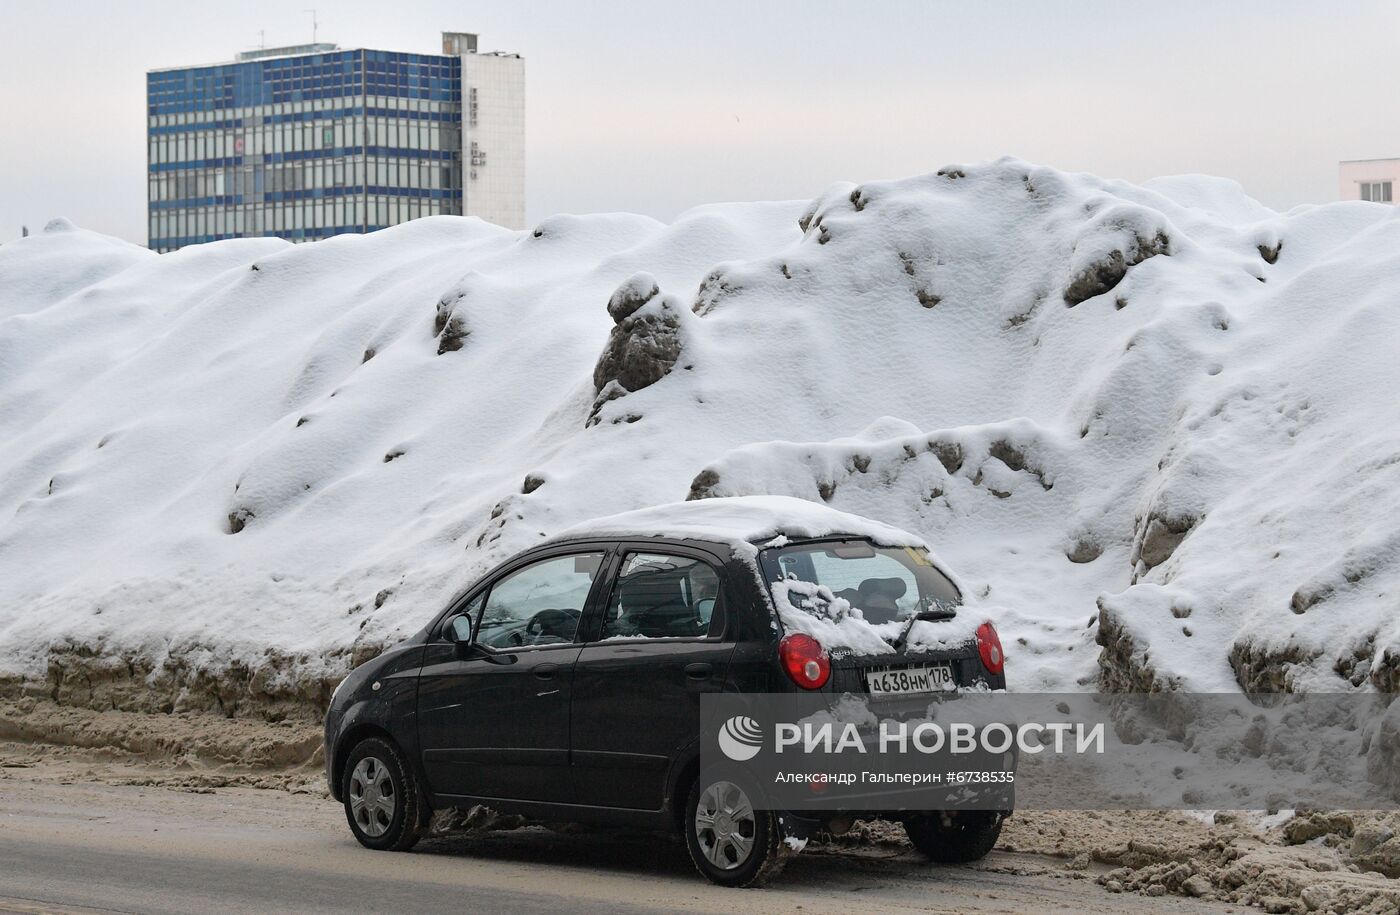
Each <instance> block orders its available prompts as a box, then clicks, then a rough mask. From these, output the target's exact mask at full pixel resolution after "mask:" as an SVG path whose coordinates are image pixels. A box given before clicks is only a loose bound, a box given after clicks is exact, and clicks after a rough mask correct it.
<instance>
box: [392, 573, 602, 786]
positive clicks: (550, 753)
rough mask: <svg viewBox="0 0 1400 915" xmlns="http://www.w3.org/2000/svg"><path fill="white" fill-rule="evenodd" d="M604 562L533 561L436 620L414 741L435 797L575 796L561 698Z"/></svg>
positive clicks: (566, 695)
mask: <svg viewBox="0 0 1400 915" xmlns="http://www.w3.org/2000/svg"><path fill="white" fill-rule="evenodd" d="M607 558H608V551H607V548H606V547H605V546H597V547H586V548H573V549H560V550H554V551H550V552H548V553H546V554H534V555H532V556H530V557H528V558H527V559H525V560H522V561H521V562H520V563H517V564H515V565H513V566H511V567H507V568H506V569H505V570H503V571H502V572H501V573H500V574H498V575H496V576H495V577H494V578H493V580H492V581H491V582H489V583H488V585H487V586H486V587H485V588H483V589H481V590H480V592H479V593H478V594H476V595H474V596H473V597H472V598H471V599H470V600H469V601H468V602H467V603H466V604H465V606H464V607H463V608H462V609H461V610H460V611H458V612H456V613H454V614H451V615H449V616H448V617H447V618H445V619H444V620H443V624H442V626H441V630H440V633H439V634H438V636H437V638H435V639H434V640H433V641H432V642H430V643H429V645H428V646H427V649H426V654H425V657H424V665H423V668H422V671H421V672H420V674H419V685H418V729H419V730H418V735H419V743H420V746H421V751H422V760H423V769H424V773H425V775H426V776H427V779H428V782H429V785H430V786H431V790H432V791H433V792H434V793H436V794H447V795H461V796H470V797H480V798H510V799H519V800H531V801H552V802H559V803H569V802H571V801H572V800H573V796H574V791H573V785H572V782H571V779H570V774H569V700H570V695H571V691H572V681H573V674H574V662H575V661H576V660H577V658H578V655H579V651H580V649H581V642H580V639H579V623H580V621H581V619H582V618H583V615H584V612H585V611H586V610H587V609H588V607H589V601H590V600H592V599H594V598H593V593H594V591H595V590H597V586H598V584H599V582H600V581H601V580H602V579H603V576H602V575H601V574H600V573H601V572H602V570H603V567H604V566H605V564H606V559H607ZM458 617H467V618H468V619H469V622H467V623H462V622H460V621H458V619H457V618H458ZM454 632H455V633H457V634H458V638H457V640H456V642H454V640H453V633H454ZM467 635H470V641H467V640H466V638H465V636H467Z"/></svg>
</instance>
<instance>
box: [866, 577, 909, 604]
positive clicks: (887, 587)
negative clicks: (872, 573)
mask: <svg viewBox="0 0 1400 915" xmlns="http://www.w3.org/2000/svg"><path fill="white" fill-rule="evenodd" d="M907 590H909V586H908V585H907V584H905V583H904V579H902V578H867V579H866V580H865V581H863V582H861V583H860V596H861V597H863V598H865V599H866V600H869V599H870V598H872V597H884V598H888V599H889V600H899V599H900V598H901V597H903V596H904V592H905V591H907Z"/></svg>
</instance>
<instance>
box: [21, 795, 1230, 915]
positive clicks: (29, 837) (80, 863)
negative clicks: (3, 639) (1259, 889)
mask: <svg viewBox="0 0 1400 915" xmlns="http://www.w3.org/2000/svg"><path fill="white" fill-rule="evenodd" d="M0 774H3V776H4V777H3V778H0V912H28V913H53V912H160V913H164V912H172V913H189V912H219V913H221V915H234V913H242V912H258V913H266V912H453V913H460V912H463V911H493V912H500V913H525V912H549V913H551V915H557V913H559V912H562V911H567V912H570V913H591V912H606V913H610V915H625V913H630V912H642V911H656V910H666V911H697V912H796V911H799V910H800V911H801V912H803V913H804V915H806V913H812V912H828V911H829V912H869V911H877V910H886V911H903V910H918V911H933V912H978V913H985V912H1082V911H1086V910H1093V911H1095V912H1096V913H1101V915H1109V913H1123V915H1126V913H1130V912H1131V913H1140V912H1182V913H1189V912H1222V911H1227V910H1228V909H1227V908H1226V907H1225V906H1223V905H1217V904H1209V903H1203V902H1199V901H1195V900H1187V899H1177V898H1161V899H1148V898H1145V897H1142V896H1115V895H1110V894H1109V893H1106V892H1105V891H1104V890H1103V889H1102V888H1100V887H1099V886H1097V885H1096V884H1094V883H1093V881H1092V880H1090V879H1086V878H1085V877H1084V875H1082V874H1079V875H1073V874H1069V873H1066V872H1064V870H1063V862H1057V861H1055V860H1053V859H1049V858H1042V857H1038V856H1035V855H1020V854H1011V853H1006V852H994V853H993V854H992V855H991V856H989V857H988V859H987V860H986V861H984V862H982V863H980V864H978V865H975V866H971V867H935V866H931V865H928V864H925V863H923V862H922V861H921V860H919V859H918V858H916V857H915V856H913V855H912V854H909V853H896V852H893V851H890V850H878V849H877V850H873V851H862V852H850V851H841V852H816V853H814V852H813V851H811V850H809V851H808V852H805V853H803V854H802V855H800V856H798V857H797V858H795V859H794V860H793V861H791V862H790V863H789V865H788V867H787V869H786V870H785V871H784V872H783V873H782V874H781V875H780V876H779V877H778V878H777V879H776V880H775V881H774V882H773V884H771V885H770V886H769V887H768V888H765V889H760V890H725V889H721V888H718V887H714V886H711V885H709V884H707V883H705V882H704V881H703V880H702V879H701V878H700V877H699V876H698V875H697V874H696V873H695V872H694V871H693V870H692V868H691V865H690V862H689V860H688V859H687V857H686V853H685V849H684V847H683V846H682V845H681V844H680V843H678V842H668V841H665V840H664V839H658V838H656V837H650V836H635V835H619V834H615V833H569V834H562V833H558V832H554V831H551V830H548V829H543V828H529V829H523V830H512V831H508V832H491V833H479V834H466V835H454V836H447V837H440V838H433V839H430V840H426V841H424V842H422V843H420V845H419V846H418V848H417V849H415V851H413V852H411V853H408V854H394V853H387V852H372V851H367V850H365V849H362V848H361V847H360V846H359V845H357V844H356V843H355V842H354V840H353V839H352V838H351V837H350V833H349V832H348V830H347V829H346V826H345V822H344V819H343V814H342V813H341V810H340V808H339V807H338V806H337V805H335V804H334V803H332V802H330V801H328V800H325V799H323V798H320V797H316V796H313V795H305V794H300V795H298V794H290V793H287V792H284V791H277V790H262V789H253V788H220V789H218V790H217V791H214V792H213V793H195V792H192V791H190V790H187V789H186V790H182V789H178V788H164V787H140V786H131V785H112V784H102V783H84V782H73V783H68V784H64V783H60V782H56V781H52V780H45V779H44V778H42V777H39V776H38V775H32V774H29V773H28V771H27V770H25V769H8V770H4V771H3V773H0ZM203 790H204V791H206V792H207V791H208V790H209V789H203Z"/></svg>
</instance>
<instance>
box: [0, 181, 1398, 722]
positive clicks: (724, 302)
mask: <svg viewBox="0 0 1400 915" xmlns="http://www.w3.org/2000/svg"><path fill="white" fill-rule="evenodd" d="M1396 251H1400V219H1397V213H1396V211H1394V210H1392V209H1390V208H1387V207H1384V206H1380V205H1372V204H1365V203H1338V204H1331V205H1327V206H1320V207H1309V208H1300V209H1297V210H1294V211H1292V212H1290V213H1288V214H1278V213H1273V212H1271V211H1268V210H1267V209H1265V208H1263V207H1261V206H1260V205H1259V204H1257V203H1255V202H1254V201H1251V200H1249V199H1248V198H1246V197H1245V196H1244V195H1243V193H1242V192H1241V191H1240V190H1239V188H1238V187H1237V186H1234V185H1231V184H1229V183H1228V182H1220V181H1217V180H1215V179H1207V178H1201V177H1195V176H1189V177H1181V178H1174V179H1159V180H1157V181H1154V182H1150V183H1149V184H1148V185H1147V186H1144V187H1137V186H1133V185H1129V184H1126V183H1123V182H1117V181H1104V180H1101V179H1098V178H1094V177H1091V176H1086V175H1071V174H1065V173H1062V172H1058V171H1055V170H1052V169H1047V168H1041V167H1037V166H1033V165H1029V164H1027V163H1024V162H1019V161H1015V160H1002V161H998V162H994V163H990V164H983V165H976V166H964V167H950V168H946V169H944V170H942V171H941V172H939V173H937V174H931V175H925V176H920V177H916V178H910V179H905V180H900V181H890V182H877V183H871V184H866V185H861V186H858V187H857V186H854V185H842V186H839V187H836V188H833V189H832V190H831V191H830V192H828V193H827V194H825V195H823V196H822V197H821V198H820V199H818V200H817V201H814V202H813V203H811V204H810V205H803V204H800V203H775V204H751V205H726V206H711V207H703V208H699V209H697V210H693V211H691V212H689V213H687V214H685V215H683V216H682V217H680V218H679V219H678V220H677V221H676V222H675V223H673V224H671V225H662V224H660V223H657V222H655V221H653V220H650V219H646V218H643V217H638V216H629V215H617V214H614V215H598V216H581V217H575V216H560V217H553V218H551V219H548V220H546V221H544V222H543V223H541V224H540V225H539V226H537V227H535V228H534V229H533V230H531V231H526V232H519V233H517V232H509V231H506V230H503V229H499V228H496V227H493V226H490V225H487V224H485V223H481V222H479V221H476V220H472V219H457V218H449V217H437V218H431V219H424V220H419V221H417V222H414V223H411V224H408V225H405V226H401V227H398V228H395V229H390V230H387V231H383V232H378V233H375V234H373V235H369V236H363V237H361V236H344V237H339V238H336V239H332V240H329V241H325V242H319V243H317V244H314V245H305V246H292V245H288V244H285V243H283V242H280V241H275V240H268V239H248V240H239V241H230V242H220V243H216V244H212V245H204V246H199V247H195V248H187V249H184V250H182V251H179V252H176V253H174V254H169V255H163V256H156V255H152V254H149V253H148V252H144V251H141V250H140V249H136V248H132V247H131V246H127V245H124V244H122V243H119V242H115V241H113V240H110V239H104V238H101V237H100V236H96V235H93V234H92V233H88V232H84V231H82V230H77V229H73V228H71V227H68V226H66V225H56V226H55V227H54V228H53V229H52V230H51V231H46V232H45V233H43V234H41V235H38V236H35V237H31V238H28V239H24V240H20V241H16V242H12V243H8V244H5V245H3V246H0V646H3V647H0V670H3V673H4V674H5V675H7V676H8V677H10V678H11V682H17V680H18V679H21V678H23V679H27V680H28V681H29V682H31V683H35V684H38V686H39V687H40V688H42V689H43V690H45V691H46V692H49V693H51V694H54V695H57V696H60V697H62V698H66V699H67V700H69V701H72V702H95V703H98V704H116V705H123V706H126V705H142V704H144V705H147V706H153V707H157V708H161V707H166V708H168V707H218V708H221V709H223V710H225V711H229V712H233V713H237V712H241V711H243V710H245V709H253V708H264V707H267V706H268V705H269V704H274V705H275V704H276V703H279V702H285V703H287V705H288V707H296V706H298V704H305V703H308V702H310V703H314V702H316V701H324V698H325V696H326V695H327V694H328V689H329V686H330V684H333V683H334V682H335V681H336V680H337V679H338V678H339V677H340V676H341V675H342V674H343V672H344V670H345V669H346V667H347V666H348V665H349V664H350V663H351V661H352V659H353V658H355V657H357V656H361V657H362V656H364V655H366V654H368V653H370V652H373V651H376V650H378V648H379V647H380V646H382V645H384V644H386V643H389V642H392V641H393V640H395V639H397V638H399V637H401V636H402V635H404V634H406V633H408V632H411V631H412V630H414V629H415V628H417V627H418V626H419V625H420V624H421V623H422V622H423V620H425V619H426V618H427V617H429V616H430V615H432V614H433V613H434V612H435V611H436V610H437V609H438V608H439V607H440V606H441V605H442V603H443V601H445V600H446V599H448V598H449V597H450V596H451V595H452V594H453V593H454V592H456V591H458V590H460V589H461V588H463V587H464V586H466V585H467V584H468V583H470V581H472V579H473V578H474V577H475V576H477V575H478V574H480V572H482V571H483V570H484V569H486V568H487V567H488V566H490V565H492V564H493V563H495V562H497V561H498V560H500V559H502V558H504V557H505V556H507V555H508V554H510V553H512V552H514V551H516V550H518V549H521V548H523V547H526V546H529V545H532V544H534V543H537V542H539V541H540V540H542V539H543V538H545V537H549V536H553V535H555V534H557V533H558V532H560V531H563V530H565V529H566V528H569V527H570V526H572V525H576V524H581V523H583V522H585V521H588V520H589V519H592V518H596V517H599V516H602V515H609V514H613V513H615V512H619V511H626V510H632V509H640V508H646V507H648V506H656V505H661V504H664V503H669V502H674V501H676V500H678V499H683V498H685V497H686V496H687V495H688V494H689V495H690V496H691V497H695V498H701V497H705V496H715V495H747V494H774V495H785V496H791V497H796V498H799V499H805V500H808V501H810V502H813V503H819V504H829V505H830V506H831V507H833V508H835V509H838V510H841V511H845V512H851V513H855V514H859V515H862V516H866V517H870V518H876V519H879V520H882V521H885V522H887V523H889V524H892V525H894V526H896V527H899V528H903V529H908V530H911V531H913V532H915V533H916V534H918V535H920V536H921V537H923V538H924V539H925V540H927V541H928V543H929V544H930V545H931V546H932V547H933V548H934V549H935V550H936V551H937V552H938V554H939V555H940V556H941V557H942V559H943V560H944V561H946V562H947V564H948V565H949V567H950V568H951V569H952V571H953V572H955V573H956V574H958V575H959V577H960V579H961V580H962V581H963V582H964V583H965V584H966V585H967V595H968V599H969V601H970V602H971V603H972V604H973V605H974V606H975V607H977V608H978V610H979V612H981V611H983V610H986V611H989V615H992V616H994V617H995V618H996V619H997V621H998V625H999V627H1000V628H1001V630H1002V633H1003V638H1004V641H1005V643H1006V646H1007V650H1008V655H1009V661H1008V666H1007V670H1008V674H1009V677H1010V681H1011V686H1012V688H1017V689H1069V688H1085V687H1088V686H1092V685H1093V684H1095V683H1096V682H1104V683H1106V684H1107V685H1109V686H1113V687H1118V688H1124V687H1132V688H1142V687H1147V686H1151V685H1164V684H1179V685H1183V686H1188V687H1191V688H1196V689H1238V688H1240V686H1247V687H1250V688H1312V689H1338V688H1347V689H1350V688H1354V687H1355V686H1364V685H1366V684H1371V685H1374V686H1377V687H1383V688H1389V689H1395V688H1400V614H1397V613H1396V612H1395V611H1396V609H1397V597H1396V595H1397V594H1400V538H1396V537H1395V536H1394V535H1393V530H1394V522H1393V519H1394V518H1395V517H1397V516H1400V431H1397V430H1400V422H1397V420H1400V402H1397V400H1396V397H1395V391H1396V387H1397V380H1400V368H1398V366H1400V358H1397V356H1400V308H1397V298H1400V255H1397V254H1396V253H1395V252H1396ZM1100 678H1101V679H1100Z"/></svg>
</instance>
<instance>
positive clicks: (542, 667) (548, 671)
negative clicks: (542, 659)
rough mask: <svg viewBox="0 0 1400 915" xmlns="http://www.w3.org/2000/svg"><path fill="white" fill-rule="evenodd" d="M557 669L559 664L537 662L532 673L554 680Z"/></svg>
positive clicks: (544, 678) (541, 677)
mask: <svg viewBox="0 0 1400 915" xmlns="http://www.w3.org/2000/svg"><path fill="white" fill-rule="evenodd" d="M557 670H559V665H558V664H536V665H535V669H534V670H533V671H532V673H533V674H534V675H535V676H536V677H539V678H540V679H541V680H553V679H554V673H555V671H557Z"/></svg>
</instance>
